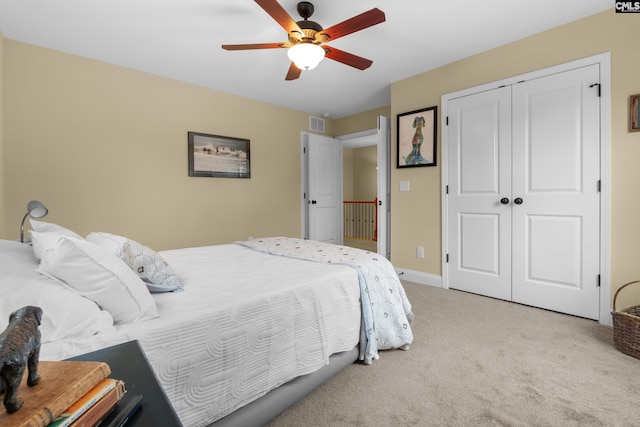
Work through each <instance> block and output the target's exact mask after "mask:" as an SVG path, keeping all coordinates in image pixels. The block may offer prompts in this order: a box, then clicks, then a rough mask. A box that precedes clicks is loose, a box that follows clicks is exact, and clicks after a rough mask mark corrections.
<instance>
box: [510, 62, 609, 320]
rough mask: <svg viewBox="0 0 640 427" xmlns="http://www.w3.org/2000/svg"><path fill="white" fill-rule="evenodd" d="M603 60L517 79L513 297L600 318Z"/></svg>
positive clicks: (514, 119)
mask: <svg viewBox="0 0 640 427" xmlns="http://www.w3.org/2000/svg"><path fill="white" fill-rule="evenodd" d="M599 81H600V79H599V67H598V65H591V66H588V67H584V68H579V69H576V70H571V71H566V72H563V73H559V74H554V75H551V76H547V77H543V78H539V79H534V80H529V81H526V82H524V83H520V84H516V85H514V86H513V101H512V104H513V105H512V106H513V198H514V203H517V202H519V201H520V200H521V201H522V203H521V204H514V205H512V206H513V242H512V244H513V260H512V268H513V286H512V290H513V301H515V302H520V303H524V304H528V305H533V306H536V307H541V308H547V309H550V310H555V311H560V312H563V313H568V314H574V315H577V316H582V317H588V318H593V319H598V314H599V311H598V310H599V289H598V277H599V276H598V274H599V264H600V262H599V253H600V240H599V234H600V230H599V224H600V193H599V189H598V184H599V180H600V128H599V126H600V120H599V117H600V113H599V108H600V101H599V97H598V87H597V85H596V86H592V85H594V84H596V83H599Z"/></svg>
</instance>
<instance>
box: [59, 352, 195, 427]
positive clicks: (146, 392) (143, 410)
mask: <svg viewBox="0 0 640 427" xmlns="http://www.w3.org/2000/svg"><path fill="white" fill-rule="evenodd" d="M68 360H78V361H90V362H106V363H107V364H108V365H109V367H110V368H111V375H110V377H111V378H116V379H119V380H122V381H124V385H125V388H126V390H127V393H132V394H141V395H142V406H141V407H140V408H139V409H138V410H137V411H136V412H135V414H134V415H133V416H132V417H131V418H130V419H129V420H128V421H127V424H126V425H127V427H129V426H138V427H147V426H163V427H173V426H175V427H181V426H182V423H181V422H180V419H179V418H178V415H177V414H176V411H175V410H174V409H173V406H172V405H171V402H170V401H169V398H168V397H167V395H166V393H165V392H164V390H163V389H162V386H161V385H160V383H159V382H158V379H157V378H156V375H155V373H154V372H153V370H152V369H151V366H150V365H149V361H148V360H147V357H146V356H145V354H144V351H143V350H142V347H140V343H138V341H129V342H126V343H124V344H118V345H114V346H113V347H108V348H103V349H101V350H97V351H93V352H91V353H87V354H83V355H80V356H76V357H72V358H70V359H68Z"/></svg>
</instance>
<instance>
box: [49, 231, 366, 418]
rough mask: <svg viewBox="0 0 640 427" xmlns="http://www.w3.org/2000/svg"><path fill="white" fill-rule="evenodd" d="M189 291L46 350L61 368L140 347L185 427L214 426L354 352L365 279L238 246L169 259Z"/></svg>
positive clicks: (174, 253) (162, 297)
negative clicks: (140, 315) (112, 350)
mask: <svg viewBox="0 0 640 427" xmlns="http://www.w3.org/2000/svg"><path fill="white" fill-rule="evenodd" d="M160 254H161V255H162V257H163V258H164V259H165V260H166V261H167V262H168V263H169V264H170V265H171V267H172V268H173V270H174V272H175V273H176V275H177V276H178V277H179V278H180V280H181V283H182V285H183V287H184V290H183V291H181V292H170V293H162V294H153V298H154V300H155V302H156V306H157V310H158V313H159V317H157V318H155V319H152V320H145V321H141V322H135V323H127V324H123V325H116V326H115V331H110V332H103V333H100V334H96V335H93V336H91V337H88V338H82V339H71V340H62V341H57V342H50V343H45V344H43V346H42V349H41V354H40V358H41V360H60V359H64V358H68V357H72V356H76V355H79V354H83V353H86V352H90V351H93V350H97V349H99V348H103V347H107V346H110V345H113V344H118V343H121V342H125V341H129V340H132V339H136V340H139V342H140V344H141V345H142V347H143V349H144V351H145V353H146V355H147V358H148V359H149V361H150V363H151V365H152V367H153V369H154V371H155V373H156V375H157V376H158V380H159V381H160V383H161V384H162V386H163V388H164V389H165V391H166V393H167V395H168V396H169V398H170V400H171V402H172V403H173V405H174V407H175V409H176V412H177V413H178V415H179V416H180V419H181V421H182V422H183V423H184V425H185V426H204V425H208V424H210V423H212V422H213V421H216V420H217V419H219V418H222V417H224V416H225V415H227V414H230V413H231V412H233V411H235V410H236V409H238V408H240V407H242V406H244V405H246V404H247V403H249V402H252V401H254V400H255V399H258V398H260V397H261V396H263V395H264V394H266V393H267V392H268V391H270V390H272V389H274V388H276V387H278V386H280V385H282V384H284V383H286V382H288V381H290V380H291V379H293V378H296V377H298V376H300V375H305V374H309V373H311V372H314V371H316V370H317V369H319V368H321V367H322V366H324V365H326V364H327V363H328V360H329V356H330V355H331V354H333V353H337V352H342V351H348V350H351V349H353V347H354V346H355V345H357V343H358V341H359V334H360V318H361V309H360V291H359V287H358V274H357V272H356V271H355V270H354V269H353V268H350V267H348V266H344V265H329V264H321V263H316V262H311V261H303V260H297V259H290V258H284V257H277V256H273V255H269V254H265V253H260V252H255V251H253V250H251V249H248V248H246V247H243V246H240V245H235V244H229V245H219V246H207V247H196V248H186V249H177V250H170V251H162V252H160Z"/></svg>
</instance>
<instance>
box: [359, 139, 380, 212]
mask: <svg viewBox="0 0 640 427" xmlns="http://www.w3.org/2000/svg"><path fill="white" fill-rule="evenodd" d="M377 167H378V146H377V145H372V146H369V147H360V148H356V149H355V152H354V156H353V169H354V179H353V196H354V197H355V199H356V200H374V199H375V198H376V197H378V169H377Z"/></svg>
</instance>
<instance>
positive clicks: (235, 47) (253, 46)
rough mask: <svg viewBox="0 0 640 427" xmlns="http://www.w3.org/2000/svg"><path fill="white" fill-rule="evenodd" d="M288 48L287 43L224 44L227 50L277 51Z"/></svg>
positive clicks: (223, 46)
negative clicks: (280, 48) (277, 49)
mask: <svg viewBox="0 0 640 427" xmlns="http://www.w3.org/2000/svg"><path fill="white" fill-rule="evenodd" d="M278 47H287V44H286V43H252V44H223V45H222V48H223V49H225V50H249V49H275V48H278Z"/></svg>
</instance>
